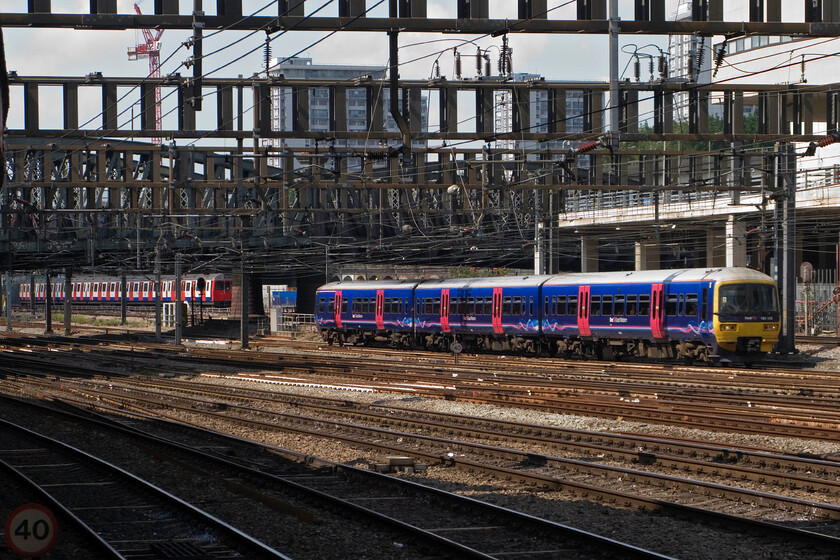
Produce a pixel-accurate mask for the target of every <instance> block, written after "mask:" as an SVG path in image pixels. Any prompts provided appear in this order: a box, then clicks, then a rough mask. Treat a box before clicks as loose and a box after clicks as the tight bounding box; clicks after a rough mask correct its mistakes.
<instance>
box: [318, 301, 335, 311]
mask: <svg viewBox="0 0 840 560" xmlns="http://www.w3.org/2000/svg"><path fill="white" fill-rule="evenodd" d="M323 310H324V300H323V299H322V300H321V311H323ZM327 313H335V299H333V298H330V299H328V300H327Z"/></svg>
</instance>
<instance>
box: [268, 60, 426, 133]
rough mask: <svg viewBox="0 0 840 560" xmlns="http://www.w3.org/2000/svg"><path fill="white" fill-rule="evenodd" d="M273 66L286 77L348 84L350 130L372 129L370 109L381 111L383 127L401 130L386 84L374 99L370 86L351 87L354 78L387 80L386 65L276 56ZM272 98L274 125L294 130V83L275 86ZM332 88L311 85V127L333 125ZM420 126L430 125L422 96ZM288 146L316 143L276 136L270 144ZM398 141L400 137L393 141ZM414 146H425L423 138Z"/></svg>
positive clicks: (277, 74) (275, 72)
mask: <svg viewBox="0 0 840 560" xmlns="http://www.w3.org/2000/svg"><path fill="white" fill-rule="evenodd" d="M272 62H273V64H272V66H271V69H270V75H271V76H274V77H280V76H282V77H284V78H286V79H289V80H313V81H321V82H323V81H331V82H335V83H336V84H342V85H346V86H349V87H348V88H347V90H346V91H347V103H346V110H347V114H346V119H347V131H348V132H365V131H369V124H368V123H369V122H370V120H371V118H370V117H371V114H370V113H371V112H372V111H378V112H381V114H382V116H383V122H384V128H385V131H387V132H399V128H398V127H397V124H396V122H395V121H394V119H393V118H392V117H391V114H390V99H391V95H390V93H391V92H390V90H389V89H388V88H387V87H382V88H378V89H374V90H373V91H374V95H373V99H368V89H367V88H365V87H352V84H353V83H354V81H356V80H359V79H367V78H370V79H371V80H384V79H385V77H386V72H387V68H386V67H385V66H356V65H339V64H313V63H312V59H311V58H298V57H291V58H287V59H284V60H283V61H282V62H278V60H277V59H274V60H273V61H272ZM271 100H272V129H273V130H281V131H285V130H292V129H293V124H292V123H293V115H294V102H293V95H292V88H291V87H283V86H279V87H273V88H272V92H271ZM330 106H331V101H330V88H329V87H311V88H309V130H310V131H321V130H322V131H328V130H329V129H330V117H331V115H330V110H331V109H330ZM420 114H421V126H420V129H421V130H422V131H425V130H427V129H428V101H427V99H426V98H425V97H422V98H421V112H420ZM284 143H285V145H287V146H289V147H313V146H314V145H315V140H312V139H304V138H291V139H286V140H273V141H272V142H271V145H274V146H278V147H279V146H282V145H283V144H284ZM390 143H391V144H396V143H398V141H397V140H393V141H391V142H390ZM334 145H335V146H336V147H351V148H366V147H367V148H371V147H380V142H379V140H366V139H355V140H336V141H335V144H334ZM414 145H415V146H418V147H422V146H424V145H425V142H423V141H415V143H414Z"/></svg>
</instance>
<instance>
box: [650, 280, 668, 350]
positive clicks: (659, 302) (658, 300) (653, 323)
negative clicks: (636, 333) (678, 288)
mask: <svg viewBox="0 0 840 560" xmlns="http://www.w3.org/2000/svg"><path fill="white" fill-rule="evenodd" d="M650 330H651V333H653V337H654V338H664V337H665V284H654V285H653V286H652V287H651V289H650Z"/></svg>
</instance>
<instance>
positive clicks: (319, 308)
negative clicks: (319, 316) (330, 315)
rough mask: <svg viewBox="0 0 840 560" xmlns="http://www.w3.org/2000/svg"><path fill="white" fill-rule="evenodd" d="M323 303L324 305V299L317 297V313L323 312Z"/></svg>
mask: <svg viewBox="0 0 840 560" xmlns="http://www.w3.org/2000/svg"><path fill="white" fill-rule="evenodd" d="M325 305H326V301H325V300H324V298H319V299H318V313H323V312H324V309H325V307H324V306H325Z"/></svg>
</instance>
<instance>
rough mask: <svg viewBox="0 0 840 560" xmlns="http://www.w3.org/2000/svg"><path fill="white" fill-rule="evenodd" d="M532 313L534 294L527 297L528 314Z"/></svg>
mask: <svg viewBox="0 0 840 560" xmlns="http://www.w3.org/2000/svg"><path fill="white" fill-rule="evenodd" d="M533 314H534V296H531V297H529V298H528V315H533Z"/></svg>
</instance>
